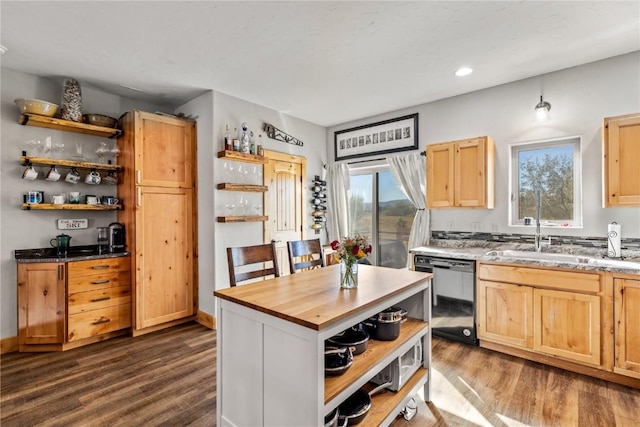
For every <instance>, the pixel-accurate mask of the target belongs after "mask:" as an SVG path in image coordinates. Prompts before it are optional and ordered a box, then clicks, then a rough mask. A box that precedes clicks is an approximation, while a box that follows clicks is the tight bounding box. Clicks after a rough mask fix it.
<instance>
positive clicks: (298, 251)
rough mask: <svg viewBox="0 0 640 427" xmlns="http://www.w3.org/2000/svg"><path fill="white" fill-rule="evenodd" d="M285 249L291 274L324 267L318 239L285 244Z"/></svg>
mask: <svg viewBox="0 0 640 427" xmlns="http://www.w3.org/2000/svg"><path fill="white" fill-rule="evenodd" d="M287 249H288V251H289V270H290V271H291V274H294V273H295V272H296V271H297V270H302V269H311V268H317V267H324V254H323V252H322V245H321V244H320V239H309V240H293V241H290V242H287Z"/></svg>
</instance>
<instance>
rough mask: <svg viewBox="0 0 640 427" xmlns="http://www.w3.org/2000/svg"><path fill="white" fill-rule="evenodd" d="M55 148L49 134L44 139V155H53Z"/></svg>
mask: <svg viewBox="0 0 640 427" xmlns="http://www.w3.org/2000/svg"><path fill="white" fill-rule="evenodd" d="M52 150H53V143H52V142H51V137H50V136H48V137H46V138H45V140H44V145H43V151H44V157H51V152H52Z"/></svg>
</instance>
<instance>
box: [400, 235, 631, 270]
mask: <svg viewBox="0 0 640 427" xmlns="http://www.w3.org/2000/svg"><path fill="white" fill-rule="evenodd" d="M545 249H546V250H543V253H542V254H540V255H538V254H536V252H535V251H534V250H533V247H532V245H523V244H519V245H517V246H513V245H510V244H506V245H504V244H503V245H500V246H491V247H487V246H486V245H480V247H478V246H474V245H473V244H468V246H463V245H461V244H460V241H458V242H457V243H456V246H455V247H453V246H452V247H449V246H440V245H429V246H421V247H417V248H413V249H411V250H410V251H409V252H410V253H414V254H419V255H429V256H435V257H442V258H454V259H467V260H476V261H491V262H504V263H511V264H525V265H531V266H543V267H558V268H570V269H573V270H583V271H611V272H617V273H626V274H640V254H639V253H638V251H628V254H627V256H626V257H625V259H624V260H619V259H609V258H602V256H601V254H600V253H595V252H593V251H585V250H580V249H577V248H575V247H570V248H569V247H566V248H564V247H562V246H559V247H553V249H552V250H551V249H549V248H545ZM504 252H506V253H509V252H512V254H509V255H507V254H506V253H504ZM513 252H515V254H513ZM553 254H558V255H559V257H558V259H551V258H553ZM547 255H548V256H549V257H548V258H546V259H545V256H547ZM571 255H575V257H571ZM563 257H566V258H563ZM571 258H575V259H571Z"/></svg>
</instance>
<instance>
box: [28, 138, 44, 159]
mask: <svg viewBox="0 0 640 427" xmlns="http://www.w3.org/2000/svg"><path fill="white" fill-rule="evenodd" d="M41 152H42V141H40V140H38V139H30V140H29V141H27V154H28V155H29V156H30V157H39V156H40V153H41Z"/></svg>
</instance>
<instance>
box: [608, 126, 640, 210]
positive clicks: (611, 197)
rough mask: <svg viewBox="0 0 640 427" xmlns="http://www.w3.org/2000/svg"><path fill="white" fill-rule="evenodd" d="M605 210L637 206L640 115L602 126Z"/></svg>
mask: <svg viewBox="0 0 640 427" xmlns="http://www.w3.org/2000/svg"><path fill="white" fill-rule="evenodd" d="M602 142H603V147H602V152H603V155H604V158H603V163H604V205H605V207H624V206H640V168H639V167H638V165H639V164H640V113H636V114H628V115H625V116H618V117H608V118H606V119H604V125H603V126H602Z"/></svg>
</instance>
